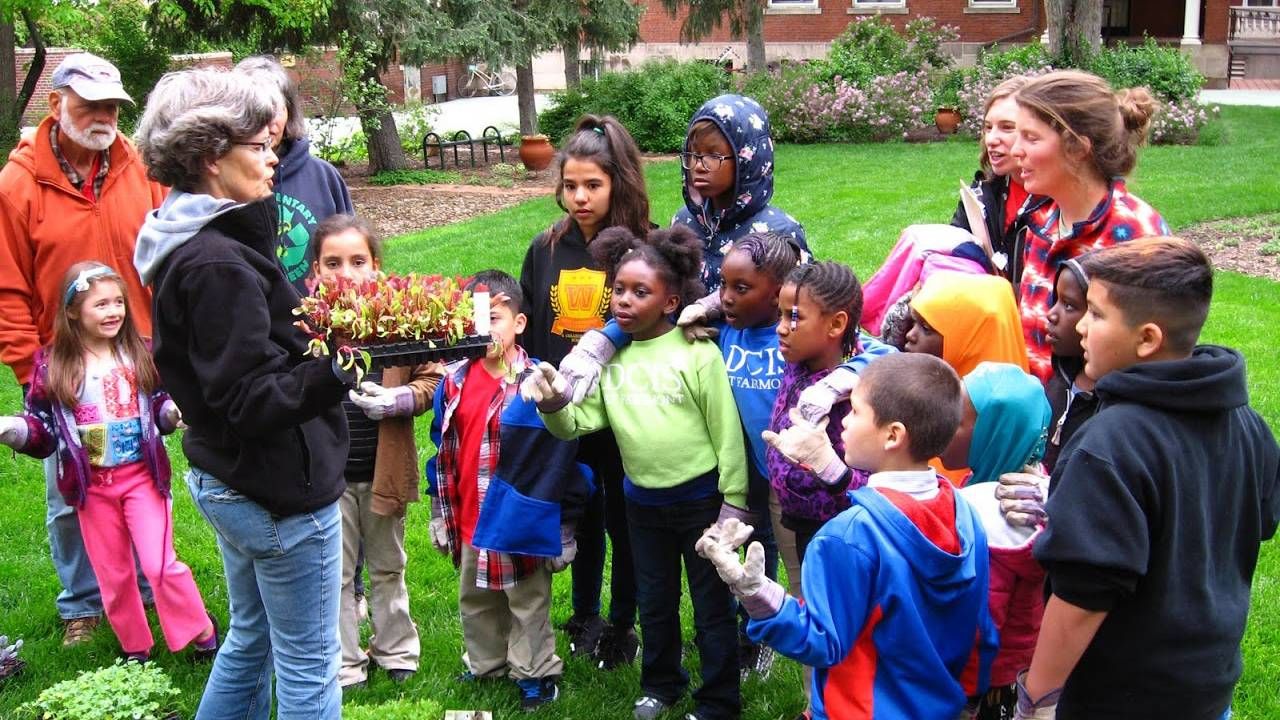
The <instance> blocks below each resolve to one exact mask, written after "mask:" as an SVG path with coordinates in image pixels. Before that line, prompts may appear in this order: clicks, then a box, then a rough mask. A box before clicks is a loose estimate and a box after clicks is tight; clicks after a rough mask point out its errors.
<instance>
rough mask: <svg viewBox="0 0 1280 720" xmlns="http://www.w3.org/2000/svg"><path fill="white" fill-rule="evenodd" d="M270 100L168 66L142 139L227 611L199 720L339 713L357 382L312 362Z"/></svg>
mask: <svg viewBox="0 0 1280 720" xmlns="http://www.w3.org/2000/svg"><path fill="white" fill-rule="evenodd" d="M275 112H276V98H275V97H274V95H273V94H272V93H271V92H270V91H269V90H268V89H265V88H263V86H262V85H261V84H260V83H254V82H253V81H252V80H251V79H249V78H248V77H246V76H245V75H243V74H240V73H233V72H219V71H215V70H188V71H183V72H175V73H169V74H168V75H165V76H164V77H163V78H161V80H160V82H159V84H157V85H156V87H155V89H154V90H153V91H152V92H151V95H150V97H149V98H148V101H147V107H146V111H145V112H144V114H143V117H142V121H141V123H140V124H139V126H138V137H137V143H138V148H139V150H140V152H141V154H142V158H143V161H144V162H145V163H146V165H147V171H148V174H149V175H150V177H151V178H152V179H154V180H156V181H158V182H161V183H164V184H165V185H170V186H172V188H173V190H172V191H171V192H170V193H169V196H168V198H166V199H165V201H164V204H162V205H161V206H160V208H159V209H158V210H155V211H153V212H152V213H151V214H150V215H148V216H147V219H146V222H145V223H144V225H143V227H142V231H141V233H140V234H139V237H138V244H137V250H136V253H135V256H134V264H135V265H136V266H137V268H138V273H139V275H140V276H141V277H142V280H143V282H145V283H147V284H149V285H150V286H151V289H152V293H153V309H154V314H155V322H154V353H155V359H156V367H157V368H158V369H159V371H160V376H161V379H162V380H163V381H164V385H165V387H166V389H167V390H168V391H169V392H170V394H171V395H172V396H173V399H174V400H175V401H176V402H177V403H178V406H179V407H180V408H181V409H182V413H183V419H184V421H185V422H186V424H187V425H188V426H189V427H188V430H187V431H186V434H185V437H184V438H183V443H182V444H183V451H184V452H185V453H186V456H187V458H188V459H189V460H190V464H191V470H190V472H188V473H187V486H188V489H189V490H190V491H191V496H192V498H193V499H194V500H195V504H196V507H197V508H198V509H199V510H200V512H201V514H202V515H204V517H205V519H206V520H207V521H208V522H209V524H210V525H212V526H213V529H214V532H215V533H216V535H217V539H218V547H219V549H220V550H221V554H222V562H223V567H224V571H225V574H226V580H227V597H228V600H229V601H230V605H231V623H230V630H229V632H228V633H227V636H226V640H225V642H224V644H223V646H222V649H221V650H220V651H219V653H218V656H217V658H216V659H215V661H214V665H213V670H212V672H211V674H210V676H209V681H208V684H207V685H206V686H205V690H204V696H203V698H202V699H201V701H200V708H199V710H198V712H197V714H196V717H197V718H198V719H199V720H214V719H220V718H232V717H234V718H241V719H243V718H261V719H263V720H265V719H266V718H267V717H268V714H269V712H270V710H271V686H272V683H271V674H272V672H273V671H274V673H275V679H276V704H277V710H278V717H279V718H281V720H285V719H292V718H299V719H300V718H308V719H311V718H337V717H339V716H340V714H341V707H340V705H341V692H340V690H339V687H338V682H337V678H338V665H339V645H338V602H339V588H340V584H341V571H342V538H341V524H340V516H339V511H338V506H337V499H338V498H339V497H340V496H341V495H342V493H343V491H344V489H345V483H344V482H343V479H342V470H343V465H344V464H345V462H346V457H347V424H346V419H345V418H344V416H343V413H342V409H341V406H340V405H339V401H340V400H341V399H342V397H343V393H344V392H345V389H346V387H347V385H348V384H349V383H351V382H352V380H353V378H352V377H351V376H350V375H349V374H348V373H346V372H345V371H343V370H342V369H341V368H339V367H338V366H337V364H336V363H335V362H334V361H333V360H330V359H328V358H313V357H311V356H309V355H308V354H307V341H308V339H307V337H306V336H305V335H304V334H303V333H302V331H301V330H299V329H297V328H296V327H294V325H293V319H294V318H293V314H292V311H293V309H294V306H295V305H297V302H298V295H297V293H296V292H295V291H294V289H293V287H292V285H290V284H289V283H288V282H287V281H286V280H285V277H284V275H283V274H282V273H281V271H280V266H279V264H278V263H277V260H276V254H275V242H276V227H277V221H278V218H279V214H278V212H277V210H276V202H275V198H274V196H273V195H272V192H271V187H272V168H273V167H274V166H275V165H276V156H275V154H274V153H273V152H272V150H271V135H270V124H271V122H272V118H273V117H274V116H275Z"/></svg>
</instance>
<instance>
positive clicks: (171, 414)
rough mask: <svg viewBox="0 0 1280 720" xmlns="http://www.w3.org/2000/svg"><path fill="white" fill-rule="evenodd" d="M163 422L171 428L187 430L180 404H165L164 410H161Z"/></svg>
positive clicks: (170, 402) (171, 402)
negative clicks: (179, 407)
mask: <svg viewBox="0 0 1280 720" xmlns="http://www.w3.org/2000/svg"><path fill="white" fill-rule="evenodd" d="M160 415H161V418H160V419H161V420H163V421H164V424H165V425H166V426H168V427H171V428H181V429H183V430H185V429H186V428H187V425H186V423H184V422H182V411H181V410H179V409H178V404H177V403H175V402H173V401H172V400H170V401H169V402H167V403H165V405H164V408H162V409H161V410H160Z"/></svg>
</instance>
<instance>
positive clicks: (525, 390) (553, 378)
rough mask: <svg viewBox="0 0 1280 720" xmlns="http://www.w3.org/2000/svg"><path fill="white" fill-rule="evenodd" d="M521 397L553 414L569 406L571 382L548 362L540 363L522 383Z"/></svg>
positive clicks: (543, 410)
mask: <svg viewBox="0 0 1280 720" xmlns="http://www.w3.org/2000/svg"><path fill="white" fill-rule="evenodd" d="M520 397H522V398H524V399H525V400H528V401H530V402H532V403H534V404H535V405H537V406H538V409H539V410H541V411H542V412H544V413H553V412H555V411H557V410H559V409H560V408H562V407H564V406H565V405H568V404H569V382H568V381H567V380H565V378H564V376H563V375H561V374H560V371H558V370H556V368H555V366H554V365H552V364H551V363H548V362H540V363H538V365H537V367H535V368H534V369H533V372H531V373H529V375H528V377H526V378H525V379H524V380H523V381H522V382H521V383H520Z"/></svg>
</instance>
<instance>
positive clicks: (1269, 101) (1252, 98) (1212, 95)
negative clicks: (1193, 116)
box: [1200, 90, 1280, 107]
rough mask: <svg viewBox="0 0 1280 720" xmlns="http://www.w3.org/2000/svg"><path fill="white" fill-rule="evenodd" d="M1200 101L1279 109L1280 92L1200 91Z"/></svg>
mask: <svg viewBox="0 0 1280 720" xmlns="http://www.w3.org/2000/svg"><path fill="white" fill-rule="evenodd" d="M1200 100H1201V101H1202V102H1206V103H1209V104H1212V105H1255V106H1259V107H1280V90H1201V91H1200Z"/></svg>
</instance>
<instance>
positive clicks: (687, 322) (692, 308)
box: [676, 301, 720, 343]
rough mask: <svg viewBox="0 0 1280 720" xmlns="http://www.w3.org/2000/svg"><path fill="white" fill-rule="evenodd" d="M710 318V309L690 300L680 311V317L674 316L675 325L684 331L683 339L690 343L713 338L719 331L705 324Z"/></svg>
mask: <svg viewBox="0 0 1280 720" xmlns="http://www.w3.org/2000/svg"><path fill="white" fill-rule="evenodd" d="M710 320H711V310H710V309H709V308H708V307H707V306H706V305H704V304H703V303H702V302H700V301H697V302H691V303H689V304H688V305H686V306H685V308H684V309H683V310H681V311H680V317H678V318H676V327H678V328H680V330H681V332H683V333H684V339H685V340H687V341H689V342H691V343H692V342H698V341H699V340H714V339H715V338H716V336H717V335H719V334H720V331H719V330H716V329H715V328H713V327H708V326H707V323H708V322H709V321H710Z"/></svg>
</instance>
